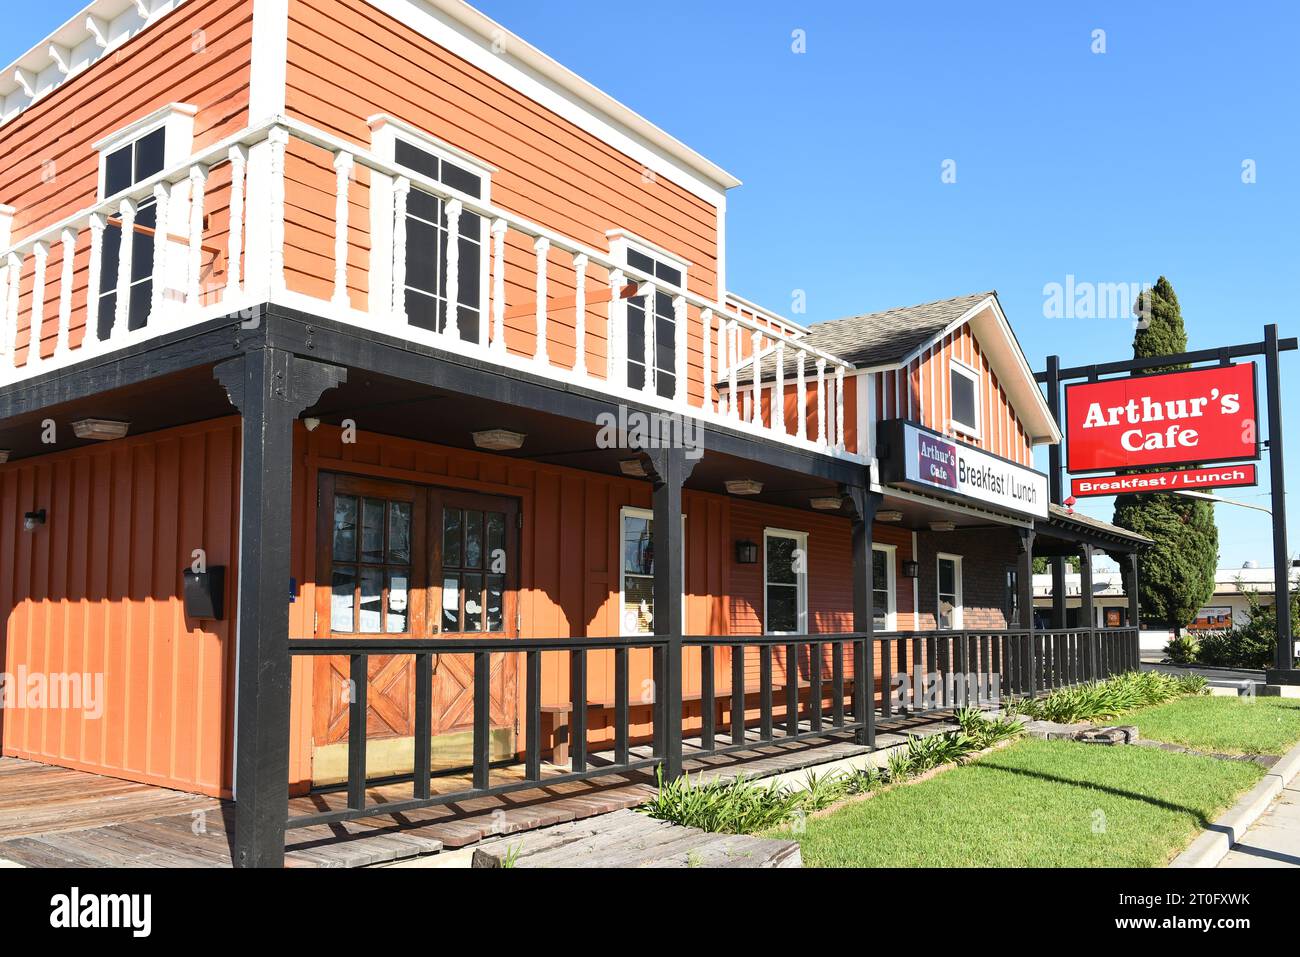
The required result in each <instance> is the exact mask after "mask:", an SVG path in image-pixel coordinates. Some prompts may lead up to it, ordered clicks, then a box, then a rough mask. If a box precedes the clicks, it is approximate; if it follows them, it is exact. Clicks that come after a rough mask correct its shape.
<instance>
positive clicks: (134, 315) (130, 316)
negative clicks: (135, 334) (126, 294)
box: [126, 279, 153, 329]
mask: <svg viewBox="0 0 1300 957" xmlns="http://www.w3.org/2000/svg"><path fill="white" fill-rule="evenodd" d="M152 303H153V281H152V280H148V279H146V280H145V281H144V282H138V283H136V284H135V285H134V286H132V287H131V307H130V308H129V309H128V310H127V320H126V327H127V328H128V329H143V328H144V327H145V326H146V325H148V323H149V307H150V305H151V304H152Z"/></svg>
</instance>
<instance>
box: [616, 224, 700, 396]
mask: <svg viewBox="0 0 1300 957" xmlns="http://www.w3.org/2000/svg"><path fill="white" fill-rule="evenodd" d="M607 235H608V236H609V237H610V252H611V254H612V255H613V256H614V258H615V259H618V258H620V257H621V258H622V259H623V261H624V262H626V263H627V265H628V266H630V267H631V268H632V269H635V270H637V271H638V272H641V273H645V274H646V275H647V276H653V277H654V278H655V280H656V282H657V287H656V289H655V291H654V293H653V295H651V294H648V293H647V294H646V295H644V296H633V297H632V298H631V299H629V300H628V301H627V335H626V338H625V340H624V341H625V342H626V343H627V368H626V375H627V385H628V388H630V389H644V388H645V386H646V377H647V375H648V376H649V378H650V383H651V388H652V389H653V390H654V392H655V394H656V395H659V396H661V397H663V398H665V399H671V398H672V397H673V396H674V395H675V394H676V392H677V318H676V313H675V312H674V310H673V299H674V294H675V292H676V291H677V290H682V291H684V290H685V289H686V270H687V268H688V267H689V265H690V264H689V263H687V262H685V261H684V260H681V259H678V258H677V257H675V256H673V255H672V254H671V253H668V252H667V251H666V250H662V249H658V248H656V247H655V246H653V245H652V244H650V243H648V242H646V241H644V240H641V239H637V238H635V237H631V236H629V234H627V233H626V232H624V231H623V230H614V231H612V232H610V233H608V234H607ZM629 281H632V280H629ZM647 356H649V359H650V362H649V366H650V368H649V369H648V370H647V368H646V357H647Z"/></svg>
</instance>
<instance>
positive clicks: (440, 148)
mask: <svg viewBox="0 0 1300 957" xmlns="http://www.w3.org/2000/svg"><path fill="white" fill-rule="evenodd" d="M366 122H367V123H368V124H369V126H370V150H371V152H372V153H374V154H375V155H376V156H378V157H379V158H380V159H383V160H386V161H387V162H389V163H392V164H394V165H396V163H397V141H398V140H405V141H406V142H407V143H409V144H410V145H411V146H414V147H415V148H416V149H420V150H424V151H425V152H426V153H430V154H432V155H434V156H436V157H438V159H440V160H445V161H447V162H448V163H452V164H453V165H455V166H460V167H462V168H464V169H466V170H468V171H469V172H471V173H473V174H474V175H475V176H477V177H479V179H481V180H482V181H483V195H482V196H481V197H478V198H477V199H476V198H475V197H472V196H471V197H468V198H469V199H476V201H477V202H479V203H482V204H483V205H484V206H487V205H490V204H491V202H492V174H493V173H496V172H498V169H497V167H495V166H493V165H492V164H491V163H489V162H487V161H486V160H483V159H480V158H479V157H477V156H475V155H474V154H473V153H470V152H468V151H466V150H463V149H461V148H460V147H458V146H456V145H454V144H452V143H448V142H447V141H445V140H441V139H439V138H438V137H436V136H434V135H433V134H432V133H427V132H425V131H424V130H422V129H420V128H419V127H418V126H414V125H413V124H411V123H407V122H406V121H405V120H401V119H398V118H397V117H395V116H390V115H389V114H387V113H376V114H375V115H374V116H371V117H369V118H368V119H367V120H366ZM419 188H420V187H419V186H416V185H415V184H414V183H413V184H412V189H419ZM444 188H445V189H448V190H450V189H451V187H444ZM453 192H454V190H453ZM370 194H371V203H370V210H371V212H370V229H371V237H372V239H371V256H372V257H373V256H374V255H375V252H376V250H381V249H383V248H384V247H387V249H388V256H389V268H388V270H382V271H375V270H374V269H373V266H372V272H371V280H372V283H373V282H374V280H375V279H376V278H382V276H384V275H388V276H391V267H392V255H393V253H392V249H393V213H394V208H393V194H392V191H391V187H389V188H387V189H384V188H381V189H375V184H374V180H373V178H372V181H371V190H370ZM440 198H441V197H440ZM471 212H472V210H471ZM479 220H480V225H479V271H478V275H479V292H478V301H479V309H478V312H479V342H480V343H486V342H488V341H489V335H488V330H489V328H490V326H491V324H492V302H491V296H490V292H489V290H490V288H491V282H492V269H491V266H492V223H491V221H490V220H489V219H488V217H486V216H479ZM442 225H443V227H444V228H445V225H446V224H442ZM372 262H373V259H372ZM372 295H373V286H372ZM465 342H466V343H468V342H469V340H465Z"/></svg>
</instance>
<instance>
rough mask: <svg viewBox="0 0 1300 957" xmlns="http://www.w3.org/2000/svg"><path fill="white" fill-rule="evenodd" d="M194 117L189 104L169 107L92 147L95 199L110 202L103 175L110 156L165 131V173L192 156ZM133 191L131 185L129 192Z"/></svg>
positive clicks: (196, 110) (149, 115)
mask: <svg viewBox="0 0 1300 957" xmlns="http://www.w3.org/2000/svg"><path fill="white" fill-rule="evenodd" d="M197 113H198V107H196V106H193V105H191V104H189V103H169V104H168V105H167V106H164V107H163V108H162V109H160V110H155V111H154V112H152V113H150V114H148V115H147V116H142V117H141V118H140V119H138V120H136V121H134V122H133V123H130V124H128V125H127V126H124V127H122V129H120V130H117V131H116V132H114V133H111V134H109V135H108V136H106V137H104V139H102V140H100V141H99V142H98V143H96V144H94V146H93V147H92V149H94V150H95V152H97V153H98V154H99V180H98V185H97V186H96V187H95V195H96V196H98V197H99V200H100V202H103V201H105V200H108V199H112V197H111V196H105V195H104V186H105V179H106V176H105V174H106V172H107V167H108V157H109V155H110V154H112V153H116V152H117V151H118V150H120V149H122V148H123V147H124V146H130V145H131V144H132V143H134V142H136V140H140V139H143V138H144V137H146V136H148V135H149V134H150V133H154V132H156V131H158V130H159V129H163V128H165V129H166V130H167V133H166V136H165V142H164V143H163V169H164V170H168V169H171V168H172V167H174V166H179V165H180V164H181V163H183V162H184V161H185V160H186V159H187V158H188V157H189V156H191V155H193V153H194V116H195V114H197ZM134 188H135V186H134V185H133V186H132V187H131V189H134ZM123 192H125V190H124V191H123Z"/></svg>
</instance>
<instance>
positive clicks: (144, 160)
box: [98, 127, 167, 339]
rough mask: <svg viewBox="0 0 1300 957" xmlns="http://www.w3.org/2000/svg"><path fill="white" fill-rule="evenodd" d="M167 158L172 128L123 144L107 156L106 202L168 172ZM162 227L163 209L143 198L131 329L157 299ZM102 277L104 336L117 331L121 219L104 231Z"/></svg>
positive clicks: (134, 248)
mask: <svg viewBox="0 0 1300 957" xmlns="http://www.w3.org/2000/svg"><path fill="white" fill-rule="evenodd" d="M166 159H167V129H166V127H159V128H158V129H156V130H153V131H152V132H149V133H146V134H145V135H144V136H141V137H140V138H139V139H136V140H133V141H131V142H130V143H127V144H126V145H125V146H119V147H117V148H116V149H114V150H113V151H112V152H109V153H106V154H105V155H104V158H103V192H102V197H101V198H105V199H106V198H108V197H110V196H116V195H117V194H118V193H121V192H123V191H124V190H128V189H130V188H131V187H132V186H135V185H137V184H138V183H143V182H144V181H145V180H147V179H149V177H151V176H154V175H156V174H158V173H161V172H162V171H163V168H164V166H165V164H166ZM157 228H158V210H157V207H156V206H155V204H154V198H153V196H148V197H146V198H144V199H141V200H140V201H139V203H138V205H137V207H136V213H135V230H134V232H133V233H132V235H131V239H130V242H131V287H130V288H131V293H130V296H131V299H130V303H129V304H128V306H127V311H126V316H127V319H126V328H127V329H128V330H130V329H141V328H143V327H144V325H145V324H146V323H147V322H148V320H149V305H150V302H151V301H152V299H153V258H154V256H153V250H154V234H155V231H156V230H157ZM101 256H102V259H101V267H100V274H99V290H98V294H99V335H100V338H101V339H102V338H104V337H105V336H107V335H108V332H109V330H110V329H111V328H112V325H113V320H114V316H115V315H116V312H117V273H118V263H119V262H120V261H121V256H122V220H121V217H120V216H119V215H113V216H111V217H110V218H109V220H108V224H107V228H106V229H105V230H104V245H103V249H102V252H101Z"/></svg>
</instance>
